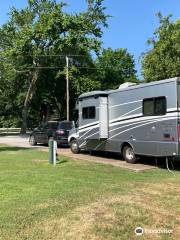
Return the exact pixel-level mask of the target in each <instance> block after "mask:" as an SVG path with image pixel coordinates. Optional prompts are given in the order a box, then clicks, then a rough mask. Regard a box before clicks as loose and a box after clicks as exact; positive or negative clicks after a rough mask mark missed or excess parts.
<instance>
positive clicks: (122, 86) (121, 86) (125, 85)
mask: <svg viewBox="0 0 180 240" xmlns="http://www.w3.org/2000/svg"><path fill="white" fill-rule="evenodd" d="M134 85H136V83H132V82H125V83H123V84H121V85H120V86H119V89H124V88H128V87H131V86H134Z"/></svg>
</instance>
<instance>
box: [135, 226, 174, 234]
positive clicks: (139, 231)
mask: <svg viewBox="0 0 180 240" xmlns="http://www.w3.org/2000/svg"><path fill="white" fill-rule="evenodd" d="M134 232H135V234H136V235H137V236H141V235H143V234H172V232H173V230H172V229H167V228H157V229H150V228H142V227H136V228H135V230H134Z"/></svg>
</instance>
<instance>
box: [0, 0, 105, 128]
mask: <svg viewBox="0 0 180 240" xmlns="http://www.w3.org/2000/svg"><path fill="white" fill-rule="evenodd" d="M102 3H103V0H88V1H87V10H86V11H83V12H80V13H78V14H77V13H75V14H69V13H67V12H66V11H65V10H64V8H65V7H66V4H65V3H62V2H60V3H57V2H56V1H55V0H29V1H28V6H27V7H26V8H24V9H21V10H18V9H16V8H12V9H11V12H10V14H9V15H10V18H9V20H8V22H7V23H6V24H4V25H3V26H2V27H1V28H0V59H1V62H0V71H1V83H5V84H3V86H2V87H1V91H6V94H5V95H6V96H8V99H9V100H8V102H10V103H9V104H8V105H6V106H5V108H4V109H6V108H11V111H12V112H13V111H14V109H15V108H16V107H17V106H18V109H19V110H20V109H22V132H24V131H25V130H26V127H27V118H28V116H29V114H30V106H31V105H32V104H33V100H34V98H36V101H37V98H39V100H40V101H43V99H42V98H45V99H49V98H55V99H56V100H54V101H56V102H59V104H60V105H61V108H62V106H63V105H64V98H65V96H64V88H65V81H64V80H65V77H64V76H63V74H60V73H61V72H63V71H64V66H65V64H64V63H65V61H64V59H63V56H62V55H76V56H77V55H81V56H83V57H81V60H79V58H78V57H77V58H76V63H77V65H78V61H82V59H83V58H84V59H87V58H88V56H89V52H90V51H92V50H93V51H95V52H96V53H98V51H99V50H100V45H101V40H100V38H101V36H102V26H104V27H106V26H107V23H106V19H107V16H106V15H105V13H104V10H105V8H104V7H103V6H102ZM58 56H59V57H58ZM58 68H59V69H58ZM55 69H56V71H55ZM1 85H2V84H1ZM57 87H59V89H58V91H57V90H56V88H57ZM75 89H76V88H75ZM7 90H8V91H7ZM57 92H58V93H57ZM55 93H56V94H58V96H57V95H56V94H55ZM51 94H52V95H53V96H51ZM50 96H51V97H50ZM62 96H63V97H62ZM57 97H58V98H59V99H57ZM5 98H6V97H5V96H2V97H0V102H1V103H4V104H5V102H6V100H5ZM10 99H11V100H12V101H11V100H10ZM38 105H39V104H38ZM1 106H3V104H1ZM15 106H16V107H15ZM14 107H15V108H14ZM36 107H37V108H40V106H36ZM37 110H39V109H37Z"/></svg>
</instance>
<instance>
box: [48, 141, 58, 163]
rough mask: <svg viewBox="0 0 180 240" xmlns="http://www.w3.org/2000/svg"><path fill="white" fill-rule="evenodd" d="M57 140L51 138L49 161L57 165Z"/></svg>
mask: <svg viewBox="0 0 180 240" xmlns="http://www.w3.org/2000/svg"><path fill="white" fill-rule="evenodd" d="M56 151H57V142H56V141H54V140H53V139H52V138H51V139H50V140H49V163H50V164H53V165H56Z"/></svg>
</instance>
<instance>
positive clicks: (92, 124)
mask: <svg viewBox="0 0 180 240" xmlns="http://www.w3.org/2000/svg"><path fill="white" fill-rule="evenodd" d="M96 124H99V121H96V122H93V123H88V124H86V125H83V126H82V127H79V130H83V129H84V128H87V127H91V126H94V125H96Z"/></svg>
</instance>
